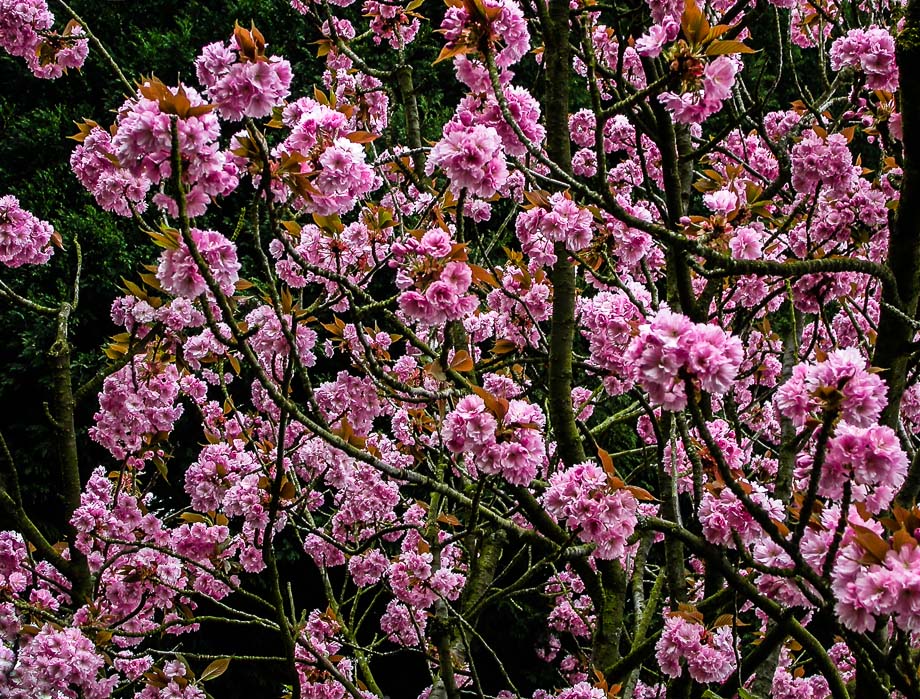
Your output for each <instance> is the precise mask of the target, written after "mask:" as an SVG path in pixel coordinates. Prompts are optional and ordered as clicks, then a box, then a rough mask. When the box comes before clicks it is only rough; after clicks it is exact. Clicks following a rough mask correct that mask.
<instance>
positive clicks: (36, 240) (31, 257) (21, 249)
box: [0, 195, 54, 267]
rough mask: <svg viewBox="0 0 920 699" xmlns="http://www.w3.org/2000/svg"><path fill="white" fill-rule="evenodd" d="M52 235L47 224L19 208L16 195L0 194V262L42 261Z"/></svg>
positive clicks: (13, 264) (18, 264)
mask: <svg viewBox="0 0 920 699" xmlns="http://www.w3.org/2000/svg"><path fill="white" fill-rule="evenodd" d="M53 234H54V229H53V228H52V227H51V224H50V223H47V222H45V221H42V220H41V219H39V218H37V217H36V216H34V215H33V214H31V213H29V212H28V211H26V210H25V209H23V208H22V207H21V206H20V205H19V200H18V199H17V198H16V197H14V196H12V195H6V196H4V197H0V264H3V265H6V266H7V267H21V266H22V265H41V264H44V263H45V262H47V261H48V260H49V259H50V258H51V253H52V249H51V246H50V243H51V236H52V235H53Z"/></svg>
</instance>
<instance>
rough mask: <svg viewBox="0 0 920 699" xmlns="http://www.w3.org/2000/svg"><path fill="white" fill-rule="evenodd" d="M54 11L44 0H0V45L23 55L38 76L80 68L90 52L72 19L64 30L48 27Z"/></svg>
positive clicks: (81, 31) (8, 50)
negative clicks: (52, 29) (55, 30)
mask: <svg viewBox="0 0 920 699" xmlns="http://www.w3.org/2000/svg"><path fill="white" fill-rule="evenodd" d="M53 25H54V15H53V14H52V13H51V11H50V10H49V9H48V4H47V3H46V2H45V0H0V48H2V49H3V50H4V51H6V52H7V53H8V54H10V55H11V56H19V57H20V58H24V59H25V61H26V64H27V65H28V66H29V70H31V71H32V74H33V75H35V77H37V78H50V79H54V78H59V77H61V75H63V74H64V72H65V71H66V70H67V69H68V68H81V67H82V66H83V62H84V61H85V60H86V56H87V54H88V52H89V45H88V42H87V40H86V38H85V37H84V36H83V34H84V31H83V27H81V26H80V25H79V24H77V23H76V22H71V23H70V24H68V25H67V27H66V28H65V29H64V33H63V34H57V33H56V32H52V31H51V27H52V26H53Z"/></svg>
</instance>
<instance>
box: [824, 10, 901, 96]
mask: <svg viewBox="0 0 920 699" xmlns="http://www.w3.org/2000/svg"><path fill="white" fill-rule="evenodd" d="M830 59H831V68H832V69H833V70H841V69H842V68H856V69H858V70H860V71H862V72H863V73H864V74H865V76H866V87H868V88H869V89H870V90H887V91H889V92H894V91H895V90H897V89H898V66H897V63H896V62H895V52H894V37H893V36H891V33H890V32H889V31H888V30H887V29H883V28H882V27H876V26H871V27H867V28H865V29H851V30H849V31H848V32H847V33H846V34H845V35H844V36H842V37H840V38H839V39H837V40H836V41H834V44H833V45H832V46H831V51H830Z"/></svg>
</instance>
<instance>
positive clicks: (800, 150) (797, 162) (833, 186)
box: [792, 130, 859, 197]
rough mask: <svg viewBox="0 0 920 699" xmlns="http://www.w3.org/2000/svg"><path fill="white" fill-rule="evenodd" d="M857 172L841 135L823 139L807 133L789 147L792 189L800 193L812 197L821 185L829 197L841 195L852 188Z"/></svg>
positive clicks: (816, 134)
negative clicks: (790, 148)
mask: <svg viewBox="0 0 920 699" xmlns="http://www.w3.org/2000/svg"><path fill="white" fill-rule="evenodd" d="M858 173H859V168H858V167H856V166H854V165H853V155H852V154H851V153H850V149H849V146H848V144H847V140H846V137H845V136H844V135H843V134H840V133H833V134H830V135H828V136H827V137H826V138H822V136H821V135H819V134H818V133H816V132H815V131H813V130H809V131H806V132H805V133H804V134H803V136H802V140H801V141H799V142H798V143H797V144H796V145H795V146H794V147H793V148H792V186H793V188H794V189H795V190H796V191H797V192H799V193H801V194H813V193H814V192H815V190H816V189H817V187H818V186H819V185H821V186H823V187H826V188H827V190H828V192H829V194H831V195H832V196H838V197H839V196H843V195H845V194H846V193H847V192H848V191H849V189H850V188H851V187H853V186H854V185H855V182H856V178H857V175H858Z"/></svg>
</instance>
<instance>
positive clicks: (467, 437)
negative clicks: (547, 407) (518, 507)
mask: <svg viewBox="0 0 920 699" xmlns="http://www.w3.org/2000/svg"><path fill="white" fill-rule="evenodd" d="M485 395H486V397H487V398H488V399H489V405H487V404H486V400H485V399H484V398H483V396H482V395H479V394H473V395H468V396H465V397H463V398H462V399H460V401H459V402H458V403H457V407H456V408H454V410H452V411H451V412H450V413H448V414H447V416H446V417H445V418H444V427H443V429H442V431H441V437H442V439H443V440H444V444H445V446H447V448H448V449H450V450H451V451H452V452H454V453H455V454H469V455H470V456H471V457H472V458H470V459H468V460H467V462H466V463H467V466H468V467H469V468H470V469H471V470H473V469H475V470H478V471H479V472H480V473H482V474H485V475H493V474H500V475H501V476H502V477H504V478H505V480H507V481H508V482H509V483H511V484H513V485H528V484H529V483H530V482H531V481H532V480H533V479H534V478H535V477H536V475H537V472H538V470H540V469H541V468H543V467H544V466H545V462H546V447H545V445H544V443H543V436H542V434H541V432H540V430H541V428H542V427H543V426H544V425H545V424H546V418H545V416H544V415H543V411H542V410H540V408H539V406H536V405H533V404H532V403H527V402H525V401H522V400H517V399H512V400H510V401H507V400H505V399H503V398H495V397H494V396H491V395H489V394H485Z"/></svg>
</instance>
